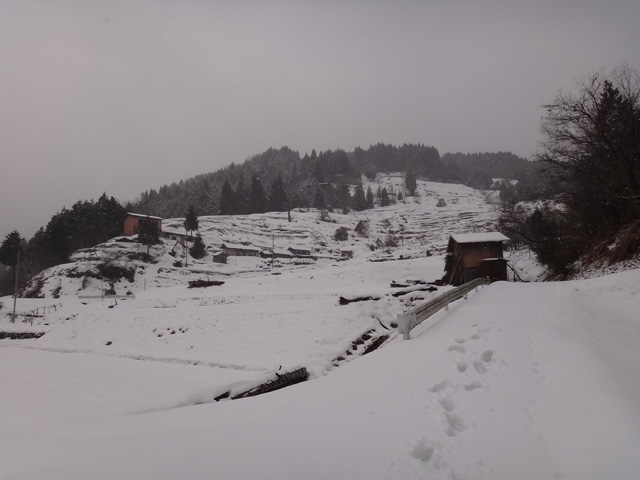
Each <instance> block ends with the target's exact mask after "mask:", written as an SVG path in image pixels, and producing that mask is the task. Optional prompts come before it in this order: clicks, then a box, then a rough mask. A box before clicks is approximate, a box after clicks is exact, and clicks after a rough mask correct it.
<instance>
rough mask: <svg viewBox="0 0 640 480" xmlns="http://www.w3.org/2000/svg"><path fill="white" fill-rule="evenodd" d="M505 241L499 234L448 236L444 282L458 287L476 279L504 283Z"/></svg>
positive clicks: (505, 269) (505, 272)
mask: <svg viewBox="0 0 640 480" xmlns="http://www.w3.org/2000/svg"><path fill="white" fill-rule="evenodd" d="M508 240H509V239H508V238H507V237H505V236H504V235H503V234H501V233H500V232H485V233H464V234H456V235H451V236H450V237H449V244H448V246H447V254H446V257H445V265H444V270H445V274H444V277H443V279H442V280H443V283H445V284H450V285H456V286H457V285H462V284H463V283H466V282H469V281H471V280H474V279H476V278H488V279H489V280H490V281H492V282H496V281H499V280H507V261H506V260H505V259H504V258H503V255H502V250H503V242H506V241H508Z"/></svg>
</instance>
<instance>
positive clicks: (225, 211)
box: [219, 180, 235, 215]
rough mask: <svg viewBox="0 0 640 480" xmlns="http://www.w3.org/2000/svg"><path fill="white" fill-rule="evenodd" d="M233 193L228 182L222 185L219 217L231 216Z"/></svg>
mask: <svg viewBox="0 0 640 480" xmlns="http://www.w3.org/2000/svg"><path fill="white" fill-rule="evenodd" d="M234 201H235V193H234V191H233V188H231V184H230V183H229V181H228V180H225V181H224V183H223V184H222V191H221V192H220V202H219V205H220V215H232V214H233V209H234Z"/></svg>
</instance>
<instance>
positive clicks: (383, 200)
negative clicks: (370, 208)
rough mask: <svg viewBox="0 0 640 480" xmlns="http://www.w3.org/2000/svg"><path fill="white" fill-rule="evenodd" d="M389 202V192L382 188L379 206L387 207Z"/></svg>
mask: <svg viewBox="0 0 640 480" xmlns="http://www.w3.org/2000/svg"><path fill="white" fill-rule="evenodd" d="M390 204H391V201H390V200H389V192H387V189H386V188H383V189H382V190H381V191H380V206H381V207H387V206H389V205H390Z"/></svg>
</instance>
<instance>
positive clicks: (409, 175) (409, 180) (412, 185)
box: [404, 168, 418, 196]
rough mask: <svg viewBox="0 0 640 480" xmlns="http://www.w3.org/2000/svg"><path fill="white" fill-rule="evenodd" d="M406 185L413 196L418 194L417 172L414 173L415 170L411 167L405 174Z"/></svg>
mask: <svg viewBox="0 0 640 480" xmlns="http://www.w3.org/2000/svg"><path fill="white" fill-rule="evenodd" d="M404 186H405V187H407V191H408V192H409V195H411V196H413V195H415V194H416V188H417V187H418V182H417V180H416V174H415V173H413V170H411V169H410V168H409V169H407V172H406V173H405V174H404Z"/></svg>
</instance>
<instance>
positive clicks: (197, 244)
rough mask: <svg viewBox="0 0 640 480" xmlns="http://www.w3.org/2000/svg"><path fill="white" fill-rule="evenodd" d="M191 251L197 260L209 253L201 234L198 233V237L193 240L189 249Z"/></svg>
mask: <svg viewBox="0 0 640 480" xmlns="http://www.w3.org/2000/svg"><path fill="white" fill-rule="evenodd" d="M189 253H190V254H191V256H192V257H193V258H195V259H196V260H198V259H200V258H203V257H204V256H205V255H206V254H207V249H206V248H205V244H204V242H203V241H202V236H201V235H200V234H197V235H196V239H195V240H194V241H193V245H192V246H191V248H190V249H189Z"/></svg>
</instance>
